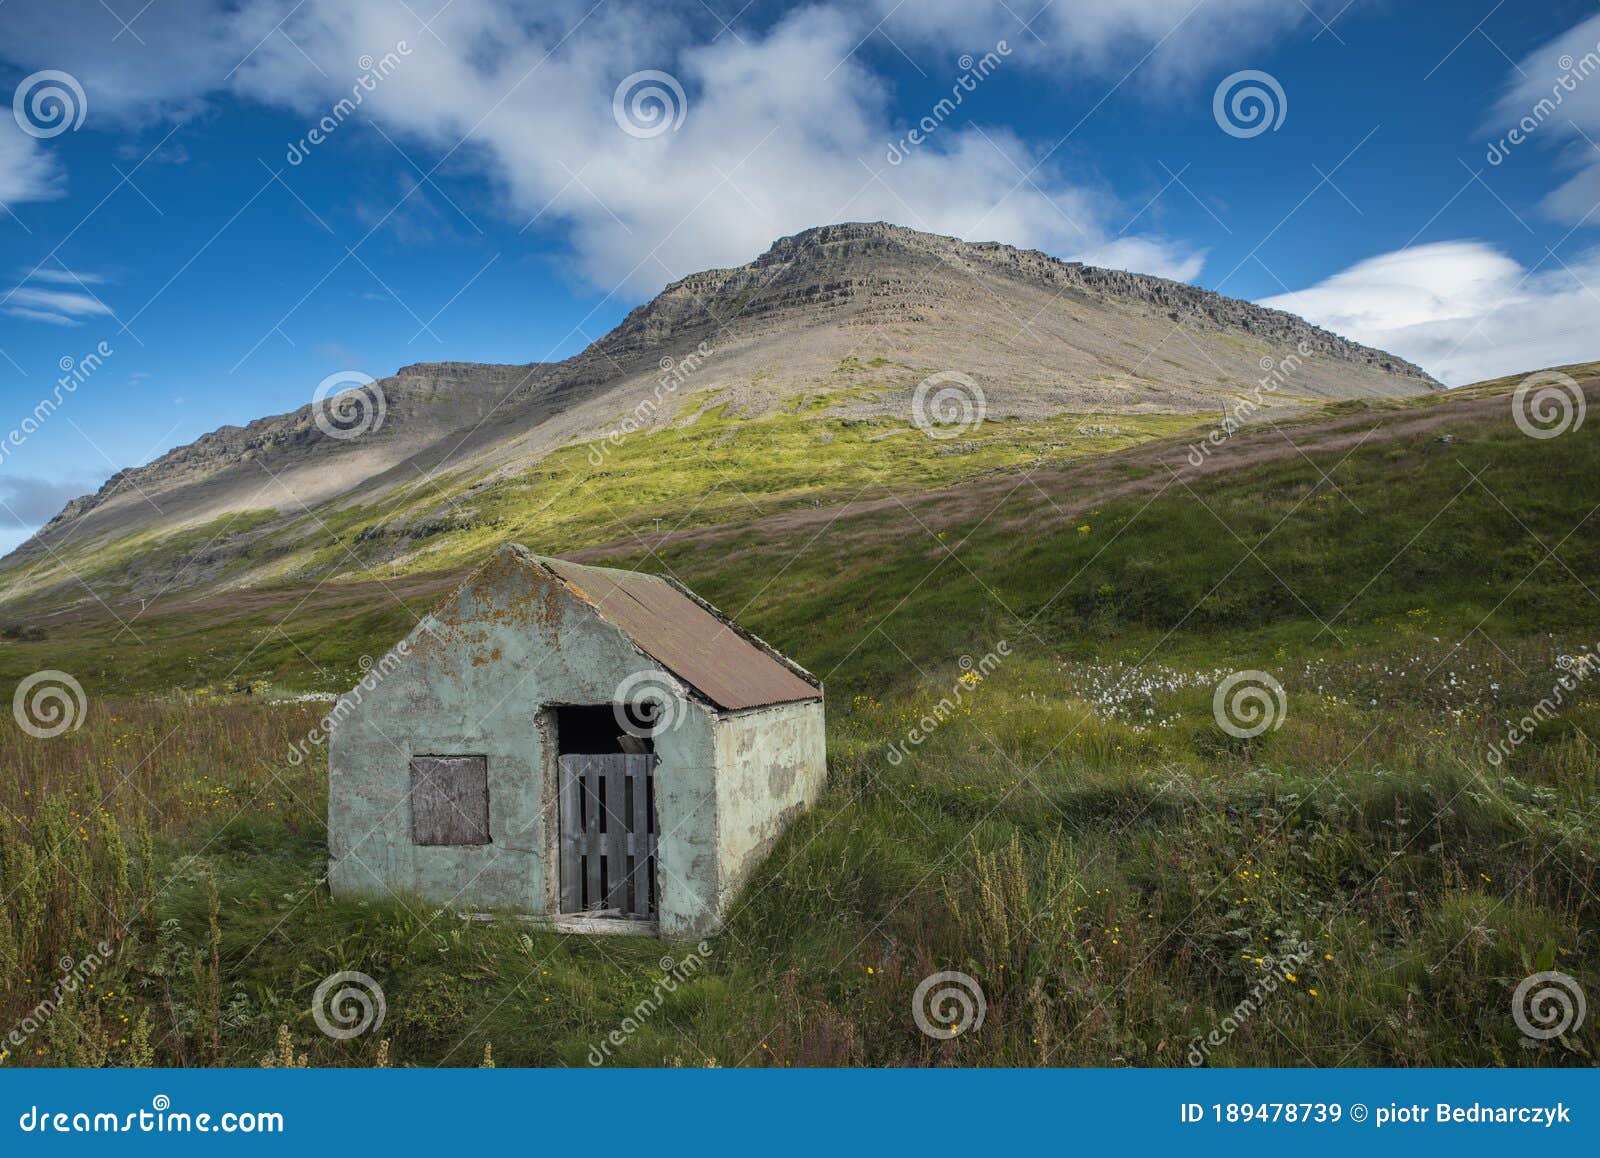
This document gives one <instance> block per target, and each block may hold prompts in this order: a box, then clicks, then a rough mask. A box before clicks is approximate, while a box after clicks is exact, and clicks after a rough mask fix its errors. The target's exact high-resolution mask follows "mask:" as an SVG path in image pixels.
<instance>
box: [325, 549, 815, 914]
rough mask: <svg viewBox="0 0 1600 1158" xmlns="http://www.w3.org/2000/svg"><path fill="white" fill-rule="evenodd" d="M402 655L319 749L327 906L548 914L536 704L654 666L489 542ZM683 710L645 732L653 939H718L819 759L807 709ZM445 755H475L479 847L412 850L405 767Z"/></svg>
mask: <svg viewBox="0 0 1600 1158" xmlns="http://www.w3.org/2000/svg"><path fill="white" fill-rule="evenodd" d="M402 646H403V647H404V648H405V651H406V654H405V656H404V658H403V659H402V660H400V662H399V663H398V666H396V667H394V669H393V670H391V671H389V672H388V674H387V675H385V676H384V677H383V678H382V679H381V680H380V681H378V682H377V684H376V686H375V687H374V688H372V689H371V690H370V691H362V690H361V689H357V692H356V693H352V695H351V696H349V697H347V702H346V704H345V708H346V709H347V711H346V712H345V714H344V715H343V716H342V718H341V720H340V722H339V723H338V724H337V726H336V727H335V728H334V730H333V733H332V735H331V736H330V738H329V743H328V776H329V795H328V799H329V804H328V842H329V850H330V853H331V863H330V867H329V882H330V885H331V887H332V889H333V891H334V893H335V895H338V896H367V895H383V894H385V893H398V894H401V895H402V896H403V895H407V894H409V895H414V896H416V897H419V898H420V899H422V900H423V901H424V902H426V903H428V904H432V905H441V906H445V907H451V908H457V909H463V910H485V909H508V910H514V911H517V912H522V913H530V914H536V915H554V914H555V913H556V912H557V911H558V908H559V899H558V898H559V889H558V885H559V881H558V879H557V874H558V871H559V870H558V867H557V866H558V864H559V860H558V857H557V855H556V839H557V834H558V833H557V805H556V777H555V768H556V755H555V751H554V746H553V737H552V736H551V734H550V732H551V724H550V721H549V719H548V718H547V713H546V711H545V709H546V707H547V706H548V705H551V704H563V703H565V704H600V703H610V702H611V701H612V700H613V698H614V696H615V692H616V689H617V685H618V684H619V683H620V682H621V681H622V680H623V679H624V678H625V677H627V676H629V675H631V674H633V673H635V672H642V671H655V670H657V665H656V663H655V661H654V660H652V659H650V658H649V657H648V656H646V655H644V654H643V653H642V652H640V651H639V650H638V649H637V648H636V647H635V646H634V645H633V644H632V642H631V641H630V640H629V639H628V637H627V636H626V635H625V634H623V633H622V632H621V631H620V630H618V629H617V628H615V627H613V626H612V625H611V624H609V623H607V622H606V621H605V620H603V619H602V618H601V617H600V616H599V614H598V613H597V612H596V611H595V609H594V608H593V607H592V606H590V605H589V604H588V603H587V602H585V601H584V600H582V599H580V598H578V597H577V596H576V595H574V594H573V593H572V591H571V590H570V589H569V588H567V587H566V585H565V584H563V583H561V582H560V581H559V580H557V579H555V578H554V577H553V576H551V575H550V574H549V573H548V572H547V571H545V570H544V569H543V568H542V567H541V566H539V565H538V564H537V563H536V562H534V561H533V559H532V558H531V556H529V555H528V554H527V553H526V552H525V551H523V550H522V549H521V548H518V547H506V548H502V549H501V551H499V552H498V553H497V554H496V555H495V556H494V557H493V558H492V559H491V560H490V561H489V562H488V563H487V564H485V565H484V566H483V567H482V568H480V569H479V570H478V572H476V573H475V574H474V576H473V577H472V578H471V579H469V580H468V582H467V583H466V584H465V585H464V586H463V587H462V589H461V590H460V591H458V592H456V594H455V595H454V596H452V597H451V598H450V599H449V600H448V601H447V602H446V604H445V605H444V606H443V607H441V608H440V609H439V610H438V611H437V612H436V613H435V614H434V616H433V617H431V620H430V621H427V622H425V625H424V626H423V627H419V628H418V630H416V631H414V632H413V633H412V634H411V636H410V637H408V639H407V641H406V642H405V644H404V645H402ZM380 666H381V667H386V666H387V664H385V665H380ZM358 698H359V702H353V701H356V700H357V699H358ZM685 706H686V710H685V711H683V712H682V713H680V714H679V717H678V722H677V723H676V725H675V726H674V727H672V728H671V729H669V730H667V731H664V732H663V733H662V734H660V735H658V736H656V737H655V749H656V753H657V755H658V756H659V757H660V764H659V766H658V768H657V773H656V777H657V779H656V786H657V787H656V812H657V823H658V825H659V828H660V843H659V849H658V868H657V880H658V885H659V890H660V927H661V932H662V934H663V935H664V936H669V937H689V938H694V937H699V936H702V935H704V934H706V933H708V932H711V931H713V930H714V929H715V928H716V926H717V924H718V921H719V915H720V909H721V907H722V905H723V904H724V903H725V898H726V897H727V896H728V895H729V894H730V893H731V891H732V889H733V888H734V887H736V885H737V884H738V882H739V881H740V880H741V879H742V878H743V875H744V874H745V873H746V872H748V869H749V867H750V866H751V864H752V863H753V861H754V859H756V858H758V857H759V855H760V854H761V853H762V852H763V851H764V850H765V849H766V848H767V847H769V846H770V843H771V840H772V839H773V838H774V837H775V836H776V833H777V831H778V830H779V829H781V826H782V823H783V822H784V820H785V818H786V817H787V816H789V815H790V814H792V813H793V812H794V811H795V810H796V808H797V807H800V806H803V804H804V803H805V802H808V801H809V800H811V799H814V797H815V794H816V792H817V791H818V790H820V787H821V783H822V778H823V776H824V758H823V753H822V735H821V732H822V725H821V720H822V709H821V704H820V703H816V704H810V705H794V706H790V707H785V708H777V709H763V710H759V711H754V712H747V713H743V714H741V715H735V716H728V717H724V718H721V719H719V718H718V717H717V715H716V714H715V713H714V712H713V711H712V710H711V709H710V708H709V707H707V706H705V705H704V704H702V703H700V702H698V701H695V700H693V699H692V698H688V699H687V700H686V705H685ZM452 754H461V755H467V754H484V755H486V756H487V757H488V767H489V832H490V837H491V841H492V843H490V844H488V845H484V846H481V847H427V846H419V845H416V844H414V843H413V841H412V830H411V806H410V759H411V757H412V756H413V755H452ZM764 792H766V793H770V795H769V796H768V797H767V798H766V799H764V798H763V794H764ZM719 811H721V812H725V813H726V817H727V822H726V823H725V824H724V823H719Z"/></svg>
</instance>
